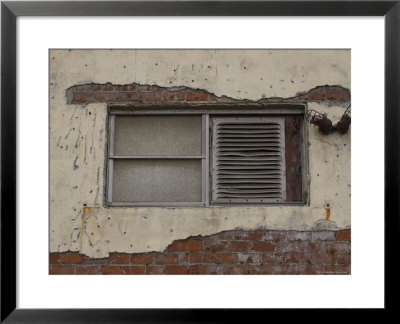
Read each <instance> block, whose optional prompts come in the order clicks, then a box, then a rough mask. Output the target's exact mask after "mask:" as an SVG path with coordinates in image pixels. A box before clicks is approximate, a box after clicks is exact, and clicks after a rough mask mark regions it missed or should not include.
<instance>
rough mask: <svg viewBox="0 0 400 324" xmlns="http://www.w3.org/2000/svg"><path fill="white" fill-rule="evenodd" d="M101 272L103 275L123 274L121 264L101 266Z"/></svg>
mask: <svg viewBox="0 0 400 324" xmlns="http://www.w3.org/2000/svg"><path fill="white" fill-rule="evenodd" d="M100 273H101V274H103V275H117V274H121V269H120V267H119V266H101V267H100Z"/></svg>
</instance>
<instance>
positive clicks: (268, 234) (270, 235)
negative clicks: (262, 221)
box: [261, 231, 287, 242]
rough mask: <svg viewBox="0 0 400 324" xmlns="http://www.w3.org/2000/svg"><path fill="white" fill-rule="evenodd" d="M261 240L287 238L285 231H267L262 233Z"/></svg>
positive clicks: (282, 239)
mask: <svg viewBox="0 0 400 324" xmlns="http://www.w3.org/2000/svg"><path fill="white" fill-rule="evenodd" d="M261 240H262V241H281V242H285V241H286V240H287V232H286V231H285V232H278V231H268V232H266V233H264V234H263V235H262V238H261Z"/></svg>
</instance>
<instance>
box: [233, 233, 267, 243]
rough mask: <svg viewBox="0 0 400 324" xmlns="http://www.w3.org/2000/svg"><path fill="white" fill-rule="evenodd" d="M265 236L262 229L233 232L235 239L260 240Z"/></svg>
mask: <svg viewBox="0 0 400 324" xmlns="http://www.w3.org/2000/svg"><path fill="white" fill-rule="evenodd" d="M262 238H263V232H262V231H236V232H233V235H232V239H233V240H250V241H260V240H262Z"/></svg>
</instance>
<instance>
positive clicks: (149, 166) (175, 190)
mask: <svg viewBox="0 0 400 324" xmlns="http://www.w3.org/2000/svg"><path fill="white" fill-rule="evenodd" d="M113 178H114V179H113V199H112V200H113V201H114V202H181V201H182V202H197V201H198V202H200V201H201V160H200V159H199V160H114V176H113Z"/></svg>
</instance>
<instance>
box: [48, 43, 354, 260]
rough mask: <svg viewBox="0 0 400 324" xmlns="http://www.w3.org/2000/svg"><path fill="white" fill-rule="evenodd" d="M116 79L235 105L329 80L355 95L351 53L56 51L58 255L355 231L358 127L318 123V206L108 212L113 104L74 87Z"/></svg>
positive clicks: (313, 165)
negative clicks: (250, 234) (251, 233)
mask: <svg viewBox="0 0 400 324" xmlns="http://www.w3.org/2000/svg"><path fill="white" fill-rule="evenodd" d="M107 82H110V83H112V84H130V83H133V82H136V83H139V84H150V85H159V86H163V87H172V86H186V87H191V88H199V89H205V90H207V91H209V92H212V93H215V94H216V95H217V96H229V97H232V98H235V99H249V100H258V99H260V98H263V97H265V98H269V97H283V98H288V97H293V96H295V95H296V93H298V92H303V91H308V90H310V89H312V88H314V87H316V86H320V85H326V84H328V85H340V86H343V87H345V88H347V89H350V51H349V50H51V51H50V251H51V252H64V251H79V252H81V253H83V254H86V255H88V256H91V257H104V256H107V255H108V254H109V252H129V253H134V252H147V251H162V250H164V249H165V248H166V247H167V245H169V244H170V243H171V242H172V241H174V240H177V239H184V238H186V237H189V236H195V235H210V234H213V233H217V232H220V231H224V230H231V229H234V228H243V229H254V228H257V227H264V228H267V229H280V230H309V229H312V228H316V227H318V226H320V225H321V224H331V227H333V228H339V229H343V228H348V227H350V195H351V183H350V152H351V142H350V137H351V128H350V131H349V132H348V133H346V134H345V135H340V134H338V133H334V134H330V135H328V136H325V135H322V134H320V133H319V132H318V129H317V128H316V127H313V126H309V131H308V133H309V134H308V135H309V138H308V141H309V147H308V150H309V157H308V158H309V171H310V205H309V206H292V207H288V206H283V207H256V206H248V207H216V206H213V207H202V208H198V207H196V208H183V207H182V208H181V207H180V208H160V207H157V208H156V207H152V208H115V207H113V208H105V207H103V196H104V180H105V177H104V173H105V170H104V165H105V164H104V161H105V160H104V159H105V153H106V152H105V149H106V140H107V133H106V125H105V124H106V117H107V109H106V108H107V106H106V104H105V103H104V104H103V103H93V104H88V105H86V106H80V105H67V98H66V96H65V91H66V89H67V88H69V87H71V86H73V85H78V84H86V83H102V84H104V83H107ZM308 108H310V109H315V110H317V111H320V112H321V113H327V114H328V117H329V118H330V119H331V120H332V121H333V122H334V123H335V122H336V121H337V120H339V118H340V116H341V115H342V114H343V112H344V109H345V108H344V106H343V104H337V105H335V104H332V103H331V104H329V105H328V104H326V103H309V104H308ZM327 207H329V211H330V212H329V213H327ZM327 219H329V222H324V220H325V221H326V220H327Z"/></svg>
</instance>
